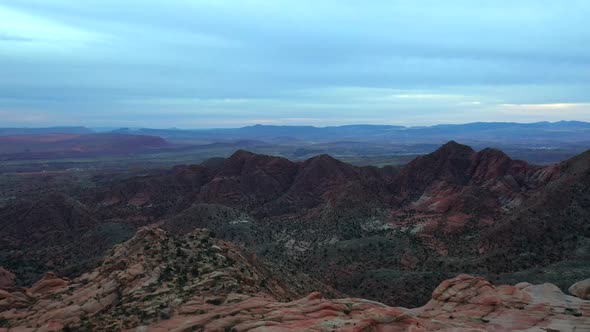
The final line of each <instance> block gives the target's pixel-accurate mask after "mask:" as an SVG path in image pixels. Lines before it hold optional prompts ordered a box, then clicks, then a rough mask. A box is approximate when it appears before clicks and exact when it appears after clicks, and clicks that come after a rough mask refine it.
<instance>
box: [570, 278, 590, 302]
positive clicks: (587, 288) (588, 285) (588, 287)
mask: <svg viewBox="0 0 590 332" xmlns="http://www.w3.org/2000/svg"><path fill="white" fill-rule="evenodd" d="M568 292H569V293H570V294H572V295H573V296H576V297H579V298H581V299H583V300H590V278H588V279H586V280H582V281H578V282H576V283H575V284H573V285H572V286H571V287H570V288H569V289H568Z"/></svg>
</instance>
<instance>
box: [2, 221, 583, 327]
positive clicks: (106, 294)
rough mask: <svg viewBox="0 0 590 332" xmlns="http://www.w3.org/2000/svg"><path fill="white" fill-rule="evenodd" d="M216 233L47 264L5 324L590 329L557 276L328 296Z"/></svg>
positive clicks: (7, 303) (163, 238)
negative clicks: (62, 267)
mask: <svg viewBox="0 0 590 332" xmlns="http://www.w3.org/2000/svg"><path fill="white" fill-rule="evenodd" d="M210 235H211V234H210V232H209V231H208V230H202V229H200V230H197V231H195V232H193V233H190V234H187V235H185V236H180V237H173V236H170V235H169V234H168V233H167V232H165V231H163V230H161V229H158V228H153V227H152V228H143V229H141V230H140V231H139V232H138V233H137V235H136V236H135V237H133V238H132V239H131V240H129V241H127V242H125V243H124V244H121V245H118V246H116V247H115V248H114V249H113V251H112V252H111V254H110V255H109V256H108V257H107V258H106V259H105V260H104V261H103V263H102V265H101V266H100V267H99V268H97V269H96V270H94V271H92V272H90V273H87V274H85V275H83V276H81V277H80V278H77V279H74V280H67V279H61V278H59V277H57V276H56V275H54V274H52V273H48V274H46V275H45V277H44V278H43V279H42V280H41V281H39V282H38V283H36V284H35V285H34V286H33V287H31V288H29V289H25V288H17V287H12V288H4V289H2V290H0V322H2V324H3V326H4V327H0V332H21V331H27V332H28V331H31V332H41V331H62V330H69V331H121V330H124V331H135V332H146V331H154V332H160V331H257V332H261V331H413V332H417V331H590V301H586V300H582V299H580V298H576V297H573V296H568V295H565V294H563V293H562V292H561V291H560V290H559V288H558V287H556V286H554V285H552V284H543V285H531V284H527V283H521V284H518V285H516V286H494V285H492V284H491V283H489V282H488V281H486V280H484V279H482V278H479V277H474V276H470V275H460V276H458V277H455V278H453V279H449V280H446V281H444V282H443V283H442V284H441V285H440V286H439V287H438V288H436V289H435V290H434V292H433V293H432V299H431V300H430V301H429V302H428V303H427V304H426V305H424V306H422V307H420V308H415V309H406V308H400V307H390V306H387V305H384V304H382V303H378V302H373V301H369V300H364V299H357V298H341V299H329V298H327V297H325V296H323V295H322V294H320V293H319V292H317V291H318V290H319V291H322V292H323V293H324V294H326V295H328V296H334V295H340V294H335V293H334V292H333V291H331V290H330V289H329V288H327V287H325V286H323V285H321V284H319V283H317V282H314V281H313V280H311V279H309V278H307V277H306V276H304V275H299V274H294V273H290V272H287V273H286V272H285V271H282V270H281V269H276V268H274V267H273V266H271V265H266V264H264V263H262V262H260V261H258V260H257V259H256V257H254V256H253V255H251V254H247V253H245V252H244V251H242V250H241V249H240V248H239V247H236V246H235V245H232V244H230V243H227V242H223V241H219V240H216V239H214V238H211V236H210ZM313 290H315V291H313ZM310 291H312V292H311V293H309V292H310ZM301 294H309V295H307V296H305V297H302V296H301ZM294 298H299V299H298V300H293V299H294Z"/></svg>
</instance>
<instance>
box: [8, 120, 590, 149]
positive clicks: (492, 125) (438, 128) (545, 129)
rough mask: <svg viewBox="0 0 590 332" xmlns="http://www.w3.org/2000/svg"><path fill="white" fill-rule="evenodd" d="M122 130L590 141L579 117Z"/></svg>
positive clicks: (265, 136) (279, 137)
mask: <svg viewBox="0 0 590 332" xmlns="http://www.w3.org/2000/svg"><path fill="white" fill-rule="evenodd" d="M99 131H100V132H104V131H105V130H104V129H97V130H93V129H90V128H86V127H50V128H0V136H6V135H31V134H47V133H63V134H83V133H92V132H99ZM108 131H109V132H112V133H118V134H135V135H152V136H160V137H162V138H165V139H171V140H182V139H192V140H194V139H202V140H215V141H220V140H238V139H239V140H243V139H252V140H273V141H274V142H277V141H292V140H300V141H321V142H326V141H343V140H352V141H363V142H366V141H379V142H386V141H396V142H399V141H405V142H416V143H425V142H428V143H432V142H436V143H443V142H445V141H448V140H450V139H456V140H461V141H463V142H466V143H473V142H477V141H496V142H507V141H513V140H519V141H520V142H521V143H533V144H543V143H546V142H570V143H578V142H586V143H587V142H590V123H588V122H581V121H559V122H535V123H514V122H475V123H467V124H443V125H435V126H430V127H404V126H393V125H366V124H359V125H346V126H334V127H313V126H274V125H273V126H271V125H254V126H247V127H242V128H220V129H174V128H173V129H151V128H119V129H115V130H108Z"/></svg>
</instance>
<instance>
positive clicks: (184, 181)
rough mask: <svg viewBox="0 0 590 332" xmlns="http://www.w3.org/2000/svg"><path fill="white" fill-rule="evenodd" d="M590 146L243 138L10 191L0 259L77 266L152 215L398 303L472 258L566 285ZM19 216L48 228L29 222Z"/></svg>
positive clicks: (582, 257) (507, 278)
mask: <svg viewBox="0 0 590 332" xmlns="http://www.w3.org/2000/svg"><path fill="white" fill-rule="evenodd" d="M587 156H588V154H587V153H586V154H583V155H580V156H578V157H576V158H573V159H571V160H569V161H567V162H564V163H561V164H557V165H553V166H547V167H540V166H534V165H530V164H527V163H526V162H523V161H518V160H513V159H511V158H510V157H508V156H507V155H506V154H504V153H503V152H501V151H499V150H495V149H484V150H481V151H479V152H477V151H474V150H473V149H472V148H470V147H468V146H465V145H461V144H458V143H456V142H449V143H447V144H445V145H443V146H442V147H440V148H439V149H438V150H436V151H435V152H433V153H431V154H428V155H425V156H422V157H418V158H416V159H415V160H413V161H412V162H410V163H409V164H408V165H406V166H403V167H383V168H378V167H356V166H353V165H350V164H347V163H344V162H342V161H339V160H337V159H334V158H332V157H330V156H328V155H319V156H316V157H313V158H310V159H308V160H306V161H301V162H299V161H290V160H287V159H284V158H280V157H272V156H265V155H258V154H254V153H251V152H247V151H244V150H239V151H237V152H235V153H234V154H233V155H232V156H230V157H229V158H225V159H215V160H210V161H207V162H205V163H203V164H201V165H190V166H177V167H174V168H173V169H170V170H166V171H160V172H151V173H150V174H146V175H144V176H135V177H131V178H126V179H117V180H114V179H113V180H110V181H105V182H103V183H102V184H101V185H100V186H98V187H96V188H94V189H91V190H86V191H84V192H82V193H81V194H80V195H79V196H78V197H75V198H73V197H67V196H64V195H62V196H59V195H58V196H55V195H50V196H47V198H44V199H43V198H41V199H37V200H35V201H34V202H31V201H27V200H25V199H19V200H15V201H14V202H12V203H10V204H5V205H4V206H2V207H0V217H1V218H0V227H1V228H0V229H3V230H5V232H4V234H3V236H2V240H1V241H0V246H1V248H0V249H2V250H3V252H5V254H4V255H2V256H0V266H4V267H6V268H8V269H10V270H12V271H13V272H14V273H15V274H16V279H17V282H18V283H19V284H21V285H26V284H30V283H31V282H32V281H33V280H34V279H35V278H38V277H40V275H41V274H42V273H43V271H46V270H54V271H56V272H57V273H58V274H60V275H65V276H68V277H76V276H77V275H79V274H80V271H83V270H87V269H88V268H91V267H92V266H95V264H96V262H97V261H98V260H99V259H100V257H101V256H102V255H103V253H104V252H105V251H106V250H107V249H108V248H109V247H110V246H112V245H113V244H115V243H119V242H121V241H124V240H126V239H128V238H129V237H130V236H131V235H132V234H133V232H134V231H135V230H136V229H137V228H138V227H142V226H145V225H149V224H156V225H158V226H159V227H161V228H163V229H166V230H167V231H169V232H171V233H173V234H184V233H187V232H190V231H192V230H193V229H195V228H203V227H206V228H209V229H211V230H213V231H214V232H215V233H216V236H217V237H219V238H221V239H224V240H228V241H233V242H236V243H239V244H241V245H244V246H246V247H248V248H249V249H250V250H253V251H255V252H256V253H257V254H258V255H260V256H261V257H265V259H268V260H270V261H272V262H274V263H275V264H279V265H282V266H285V267H286V268H287V269H291V270H294V271H301V272H305V273H308V274H310V275H312V276H313V277H315V278H317V279H320V280H321V281H322V282H324V283H326V284H328V285H330V286H332V287H334V288H335V289H337V290H339V291H342V292H344V293H347V294H349V295H352V296H358V297H363V298H369V299H373V300H378V301H381V302H385V303H387V304H390V305H401V306H416V305H422V304H424V303H426V302H427V301H428V299H429V298H430V293H429V292H430V291H431V290H432V289H434V288H435V287H436V285H438V284H439V283H440V282H442V281H443V280H445V279H448V278H450V277H453V276H455V275H457V274H459V273H464V272H466V273H477V274H481V275H484V276H486V277H487V278H490V279H491V280H494V281H496V280H499V281H503V282H507V283H516V282H520V281H530V282H536V283H538V282H543V281H548V282H553V283H556V284H558V286H560V287H561V288H562V289H564V290H565V288H566V287H568V286H569V284H571V283H573V282H574V281H576V280H579V279H583V278H584V277H585V276H586V275H587V274H588V273H590V271H589V268H588V266H590V265H589V264H587V263H588V262H589V261H590V257H589V254H588V253H589V252H590V251H589V250H588V249H587V248H588V247H589V246H588V243H589V240H588V239H590V235H589V234H588V227H587V225H588V223H587V220H588V219H587V214H588V210H589V207H588V206H587V200H586V198H587V197H586V196H587V190H588V188H589V187H590V186H589V184H588V179H587V178H588V172H589V168H590V163H588V162H587V161H588V160H587ZM44 202H45V203H44ZM40 210H43V211H53V212H51V213H40V212H35V211H40ZM66 221H67V223H66V224H64V222H66ZM21 224H22V225H25V224H27V225H43V226H42V227H38V228H39V229H41V230H42V231H39V232H38V234H35V233H33V234H28V233H27V232H21V231H19V227H18V225H21ZM64 225H65V226H64ZM44 235H46V236H44ZM540 270H542V271H544V272H543V277H541V276H540V274H539V271H540Z"/></svg>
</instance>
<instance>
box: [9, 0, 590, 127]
mask: <svg viewBox="0 0 590 332" xmlns="http://www.w3.org/2000/svg"><path fill="white" fill-rule="evenodd" d="M589 17H590V1H585V0H560V1H552V0H518V1H515V0H482V1H472V0H455V1H453V0H448V1H440V0H416V1H409V0H405V1H401V0H366V1H356V0H355V1H352V0H313V1H312V0H288V1H287V0H235V1H234V0H204V1H200V0H166V1H150V0H125V1H121V0H84V1H80V0H9V1H8V0H0V127H2V126H4V127H5V126H51V125H87V126H113V127H118V126H133V127H140V126H143V127H157V128H164V127H180V128H205V127H237V126H244V125H250V124H256V123H261V124H293V125H299V124H309V125H316V126H325V125H340V124H350V123H379V124H403V125H430V124H436V123H464V122H473V121H519V122H533V121H545V120H548V121H556V120H585V121H590V46H589V45H590V28H589V27H590V26H589V24H590V23H588V22H589Z"/></svg>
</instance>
